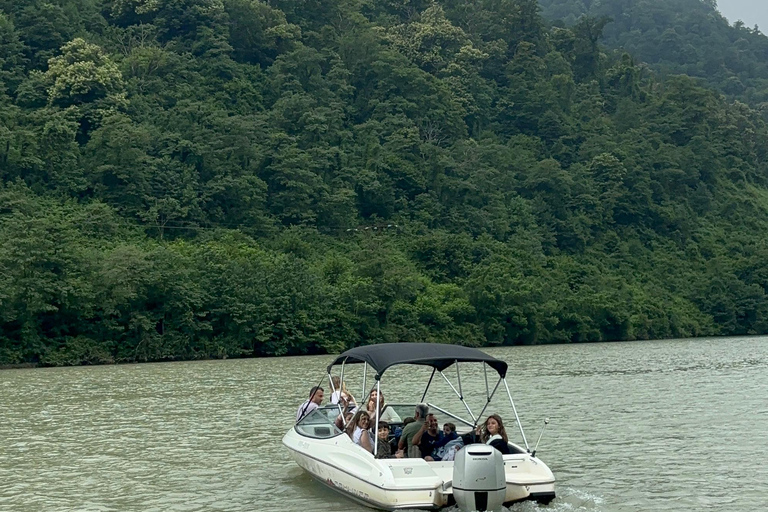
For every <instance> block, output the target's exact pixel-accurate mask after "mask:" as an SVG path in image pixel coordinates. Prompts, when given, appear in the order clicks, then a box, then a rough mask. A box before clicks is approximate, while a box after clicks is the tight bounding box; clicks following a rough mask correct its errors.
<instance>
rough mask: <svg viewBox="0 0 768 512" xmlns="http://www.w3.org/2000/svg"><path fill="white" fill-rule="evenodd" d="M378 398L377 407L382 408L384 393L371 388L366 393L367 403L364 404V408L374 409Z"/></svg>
mask: <svg viewBox="0 0 768 512" xmlns="http://www.w3.org/2000/svg"><path fill="white" fill-rule="evenodd" d="M377 398H378V400H379V409H383V408H384V393H382V392H379V391H377V390H376V388H373V389H372V390H371V392H370V393H369V394H368V403H367V404H366V408H367V409H368V410H369V411H375V410H376V399H377Z"/></svg>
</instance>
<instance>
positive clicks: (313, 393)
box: [296, 386, 323, 423]
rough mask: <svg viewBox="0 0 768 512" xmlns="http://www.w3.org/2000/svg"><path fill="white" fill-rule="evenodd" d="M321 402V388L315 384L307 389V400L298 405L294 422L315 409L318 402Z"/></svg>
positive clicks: (318, 404)
mask: <svg viewBox="0 0 768 512" xmlns="http://www.w3.org/2000/svg"><path fill="white" fill-rule="evenodd" d="M321 403H323V388H321V387H320V386H315V387H313V388H312V389H311V390H310V391H309V400H307V401H306V402H304V403H303V404H301V405H300V406H299V410H298V411H296V423H298V422H299V421H300V420H301V418H303V417H304V416H306V415H307V414H309V413H311V412H312V411H314V410H315V409H317V408H318V407H319V406H320V404H321Z"/></svg>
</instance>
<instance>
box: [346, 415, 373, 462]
mask: <svg viewBox="0 0 768 512" xmlns="http://www.w3.org/2000/svg"><path fill="white" fill-rule="evenodd" d="M370 428H371V417H370V416H368V413H367V412H366V411H363V410H359V411H357V413H356V414H355V415H354V417H353V418H352V421H350V422H349V425H348V426H347V434H349V437H351V438H352V441H353V442H354V443H355V444H357V445H360V446H362V447H363V448H365V449H366V450H368V451H369V452H371V453H373V434H372V433H371V430H370Z"/></svg>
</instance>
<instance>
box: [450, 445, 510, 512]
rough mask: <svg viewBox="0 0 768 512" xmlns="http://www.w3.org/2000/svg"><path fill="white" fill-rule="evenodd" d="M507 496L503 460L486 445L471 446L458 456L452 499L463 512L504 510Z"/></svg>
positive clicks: (454, 469)
mask: <svg viewBox="0 0 768 512" xmlns="http://www.w3.org/2000/svg"><path fill="white" fill-rule="evenodd" d="M506 494H507V481H506V478H505V477H504V458H503V457H502V455H501V452H500V451H498V450H496V449H495V448H493V447H491V446H488V445H486V444H470V445H468V446H465V447H464V448H462V449H461V450H459V451H458V452H456V458H455V459H454V462H453V498H454V499H455V500H456V505H457V506H458V507H459V509H460V510H462V511H465V512H469V511H475V510H476V511H479V512H482V511H494V512H498V511H500V510H501V509H502V505H503V504H504V498H505V496H506Z"/></svg>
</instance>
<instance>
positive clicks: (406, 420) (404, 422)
mask: <svg viewBox="0 0 768 512" xmlns="http://www.w3.org/2000/svg"><path fill="white" fill-rule="evenodd" d="M414 421H416V420H415V419H413V416H408V417H406V418H403V426H406V425H407V424H409V423H413V422H414Z"/></svg>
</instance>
